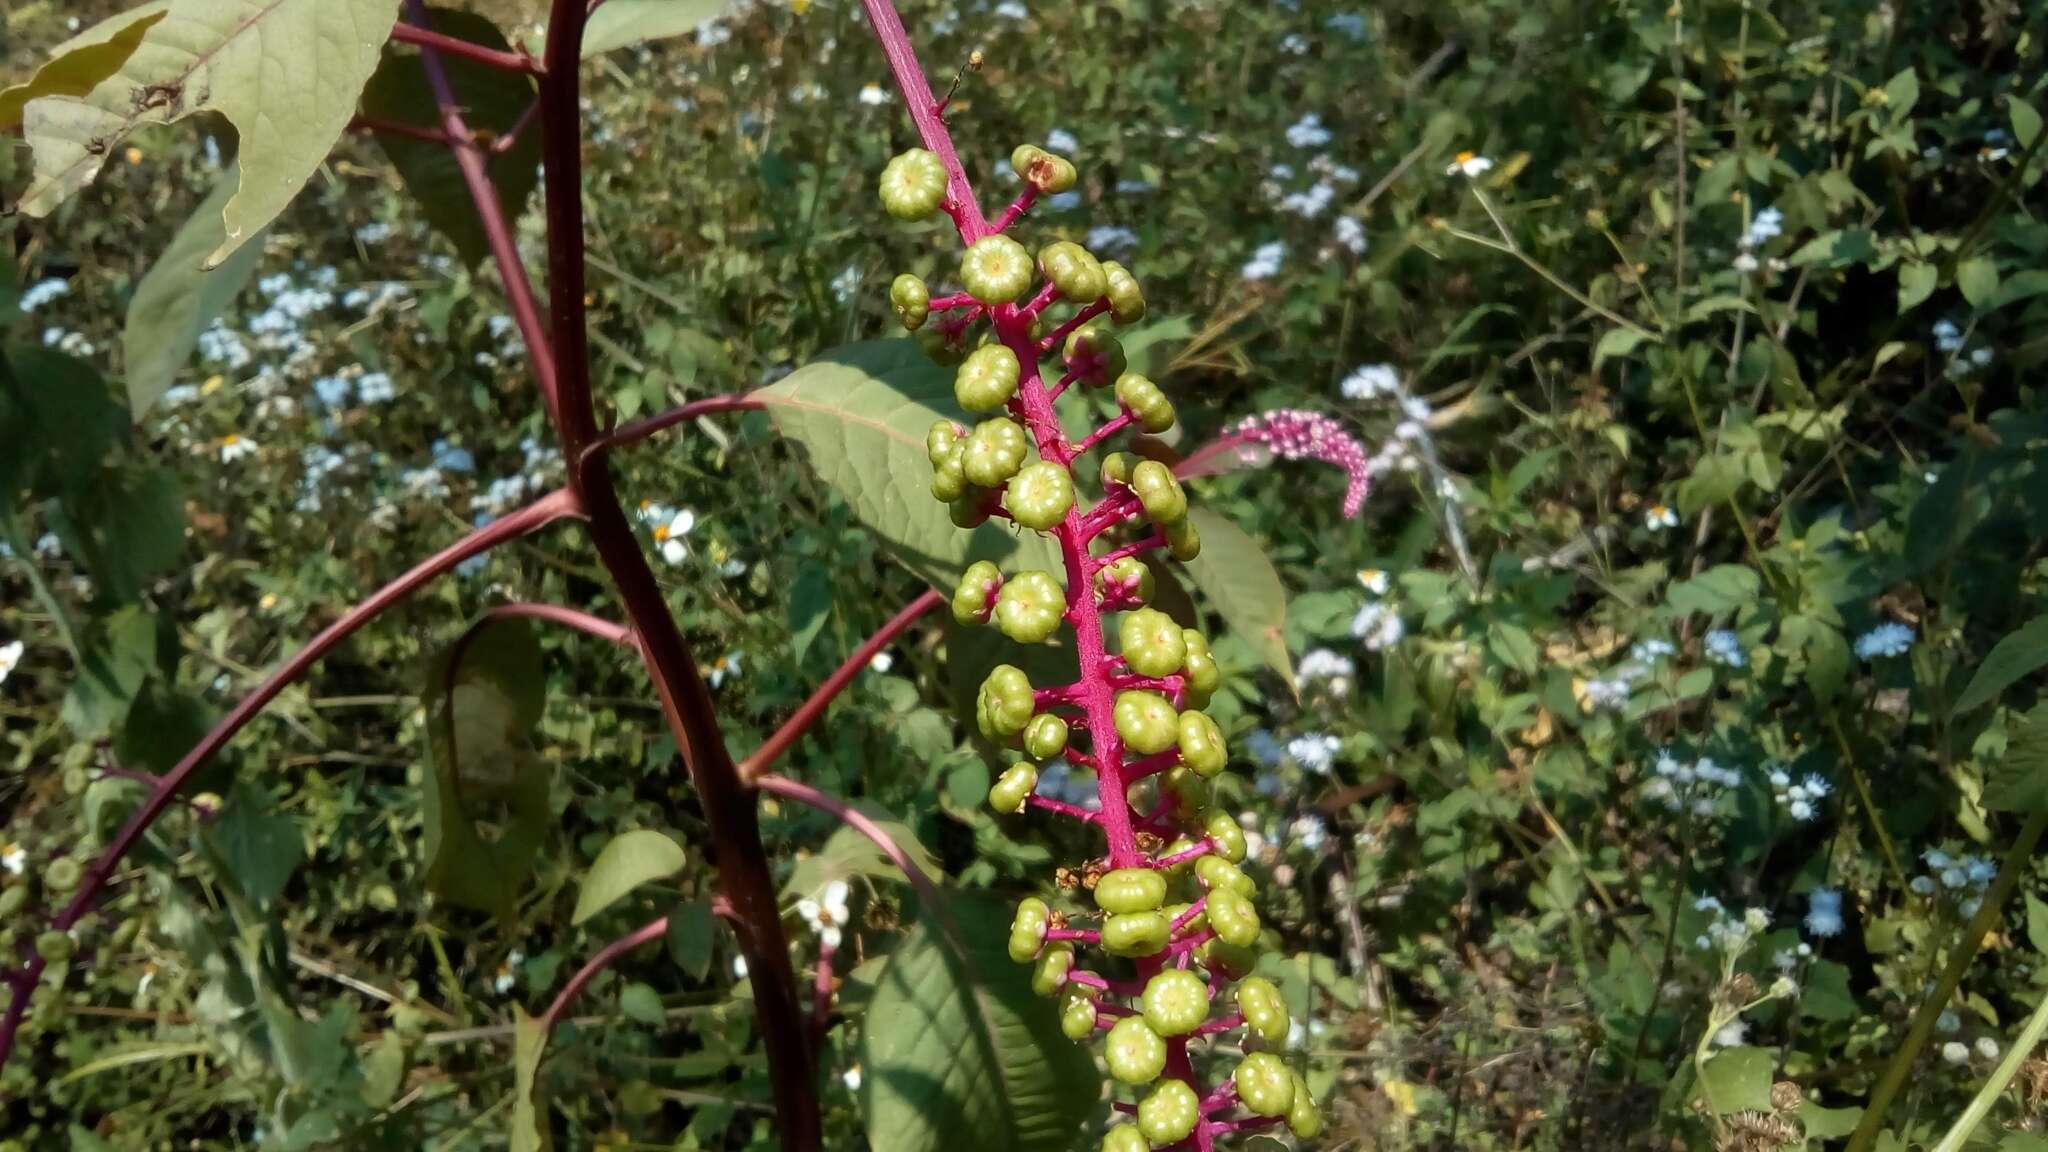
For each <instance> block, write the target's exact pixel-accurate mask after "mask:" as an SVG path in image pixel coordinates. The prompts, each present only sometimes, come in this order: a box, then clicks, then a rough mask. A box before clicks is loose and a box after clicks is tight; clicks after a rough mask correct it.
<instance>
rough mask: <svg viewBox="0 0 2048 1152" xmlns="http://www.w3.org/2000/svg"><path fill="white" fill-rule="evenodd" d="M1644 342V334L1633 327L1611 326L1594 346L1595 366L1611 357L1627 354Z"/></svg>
mask: <svg viewBox="0 0 2048 1152" xmlns="http://www.w3.org/2000/svg"><path fill="white" fill-rule="evenodd" d="M1642 342H1643V334H1642V333H1641V332H1638V331H1636V330H1635V329H1633V328H1610V329H1608V330H1607V332H1606V334H1604V335H1602V336H1601V337H1600V343H1598V344H1596V345H1594V347H1593V367H1594V368H1598V367H1600V365H1601V364H1603V363H1605V362H1606V361H1607V360H1608V359H1609V358H1610V357H1614V356H1626V355H1628V354H1629V353H1631V352H1633V351H1635V350H1636V346H1637V345H1639V344H1641V343H1642Z"/></svg>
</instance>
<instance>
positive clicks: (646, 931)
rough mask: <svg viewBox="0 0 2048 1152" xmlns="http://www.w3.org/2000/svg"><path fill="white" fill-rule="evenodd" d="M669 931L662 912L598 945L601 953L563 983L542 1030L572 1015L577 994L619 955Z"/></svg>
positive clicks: (543, 1017) (547, 1030) (546, 1032)
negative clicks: (658, 916) (571, 1007)
mask: <svg viewBox="0 0 2048 1152" xmlns="http://www.w3.org/2000/svg"><path fill="white" fill-rule="evenodd" d="M667 934H668V917H666V916H662V917H660V918H658V919H655V920H652V921H649V922H648V923H646V924H642V925H641V926H640V927H638V928H635V929H634V930H633V931H631V932H628V933H626V934H625V935H624V936H621V937H619V938H618V939H617V940H614V941H612V942H611V943H609V944H607V945H605V946H604V947H603V948H600V949H598V951H597V955H595V956H592V957H591V958H590V959H589V960H588V961H586V962H585V963H584V965H583V967H581V968H578V969H577V970H576V974H575V975H574V976H571V977H569V982H568V983H567V984H564V985H562V990H561V991H560V992H558V993H556V995H555V999H554V1002H553V1003H551V1004H549V1005H548V1010H547V1011H546V1012H543V1013H541V1017H540V1027H541V1034H542V1035H549V1034H551V1033H553V1032H554V1030H555V1025H557V1024H559V1023H561V1021H562V1017H563V1016H566V1015H568V1012H569V1007H570V1005H572V1004H574V1003H575V1002H576V998H577V997H578V996H581V995H583V990H584V989H585V988H587V987H589V986H590V982H591V981H592V980H595V979H597V977H598V974H599V973H601V972H603V971H604V970H605V969H607V968H610V967H611V966H612V965H613V964H615V963H617V962H618V959H619V957H621V956H624V955H625V954H626V953H628V952H631V951H632V950H634V949H635V948H638V947H640V946H641V945H642V944H649V943H652V942H654V941H656V940H659V939H661V938H662V937H663V936H665V935H667Z"/></svg>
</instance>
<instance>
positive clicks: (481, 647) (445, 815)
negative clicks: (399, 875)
mask: <svg viewBox="0 0 2048 1152" xmlns="http://www.w3.org/2000/svg"><path fill="white" fill-rule="evenodd" d="M458 655H459V657H460V664H459V666H456V667H451V661H452V660H454V659H455V658H456V657H457V656H458ZM422 695H423V696H424V697H425V698H426V699H427V700H428V701H429V710H428V715H427V733H428V744H429V753H430V756H431V759H432V771H431V772H429V773H428V775H427V779H426V780H425V781H424V786H423V788H422V790H421V809H422V810H421V821H422V824H423V826H424V840H425V845H424V847H425V856H426V869H427V876H426V878H427V887H428V888H429V889H431V890H432V891H433V892H434V893H435V895H437V896H439V897H440V898H441V899H444V900H447V901H448V902H450V903H452V904H458V905H461V906H463V907H465V908H474V909H476V910H478V911H480V912H489V913H492V914H493V915H496V916H498V917H500V918H510V917H511V915H512V913H513V909H514V905H515V903H516V901H517V900H518V896H519V892H520V890H521V889H522V888H523V887H524V886H525V883H526V879H527V874H528V872H529V871H530V869H531V868H532V865H533V859H534V856H535V855H536V854H537V853H538V852H539V851H540V847H541V844H542V842H543V841H545V840H546V838H547V832H548V828H549V826H550V825H552V824H553V822H554V816H553V813H552V811H551V809H550V808H549V805H548V783H549V780H548V771H547V767H546V765H545V764H544V763H542V761H541V759H540V757H539V756H538V755H537V754H536V753H535V752H534V750H533V743H532V736H531V733H532V730H533V727H534V725H535V724H537V723H539V721H540V716H541V711H542V707H543V705H544V703H545V677H544V675H543V671H542V666H541V651H540V644H539V642H538V641H536V640H535V639H534V637H533V633H532V631H531V630H530V629H528V628H527V627H526V624H525V623H524V622H523V621H518V620H511V621H498V622H494V623H490V624H487V625H484V626H482V627H478V628H475V629H473V630H472V631H471V632H469V633H468V634H467V636H466V638H465V640H459V641H457V642H456V643H455V644H454V645H451V646H450V647H449V648H448V649H446V650H444V651H442V652H441V653H440V654H439V655H438V656H437V657H436V658H435V659H434V660H433V662H432V664H431V665H430V666H429V669H428V674H427V683H426V690H425V692H424V693H423V694H422Z"/></svg>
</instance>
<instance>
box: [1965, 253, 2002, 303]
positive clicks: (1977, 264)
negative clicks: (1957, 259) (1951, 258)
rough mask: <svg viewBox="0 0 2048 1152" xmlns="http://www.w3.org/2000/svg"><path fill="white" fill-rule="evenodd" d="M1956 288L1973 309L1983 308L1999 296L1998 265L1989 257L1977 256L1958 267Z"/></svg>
mask: <svg viewBox="0 0 2048 1152" xmlns="http://www.w3.org/2000/svg"><path fill="white" fill-rule="evenodd" d="M1956 287H1958V288H1960V289H1962V291H1963V299H1965V300H1968V301H1969V302H1970V306H1971V307H1973V308H1983V307H1985V306H1986V305H1988V304H1990V303H1991V302H1992V300H1993V298H1994V297H1996V296H1997V295H1998V265H1996V264H1994V263H1992V262H1991V258H1990V257H1989V256H1977V257H1973V258H1972V259H1969V260H1965V261H1963V262H1962V263H1961V264H1958V265H1956Z"/></svg>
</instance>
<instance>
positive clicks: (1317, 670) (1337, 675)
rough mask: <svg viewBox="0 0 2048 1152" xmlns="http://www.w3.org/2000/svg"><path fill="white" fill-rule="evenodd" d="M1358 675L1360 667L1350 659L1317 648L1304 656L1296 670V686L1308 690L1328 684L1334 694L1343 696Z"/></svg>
mask: <svg viewBox="0 0 2048 1152" xmlns="http://www.w3.org/2000/svg"><path fill="white" fill-rule="evenodd" d="M1357 673H1358V666H1357V665H1356V664H1354V663H1352V661H1351V658H1350V657H1348V656H1342V655H1339V654H1338V653H1335V652H1332V651H1330V650H1329V649H1328V648H1315V649H1311V650H1310V651H1308V652H1306V653H1304V654H1303V655H1302V657H1301V663H1300V665H1298V666H1297V667H1296V668H1295V670H1294V686H1295V687H1296V688H1302V689H1306V688H1309V687H1312V686H1314V685H1316V684H1319V683H1328V684H1329V687H1330V691H1331V692H1332V693H1334V694H1336V695H1338V696H1342V695H1344V693H1345V691H1346V689H1348V688H1349V687H1350V686H1351V677H1353V676H1355V675H1357Z"/></svg>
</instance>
